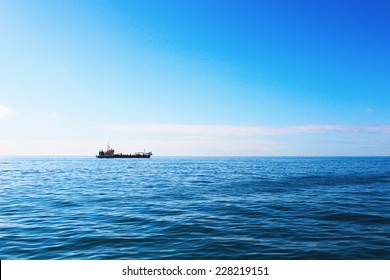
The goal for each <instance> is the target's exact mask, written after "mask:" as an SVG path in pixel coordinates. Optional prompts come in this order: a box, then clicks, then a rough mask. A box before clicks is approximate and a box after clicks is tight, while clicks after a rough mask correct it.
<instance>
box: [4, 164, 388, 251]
mask: <svg viewBox="0 0 390 280" xmlns="http://www.w3.org/2000/svg"><path fill="white" fill-rule="evenodd" d="M0 258H1V259H390V158H389V157H324V158H321V157H312V158H310V157H307V158H299V157H297V158H295V157H242V158H241V157H187V158H185V157H152V158H150V159H96V158H92V157H26V158H22V157H3V158H0Z"/></svg>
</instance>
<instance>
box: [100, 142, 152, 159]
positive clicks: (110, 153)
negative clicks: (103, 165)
mask: <svg viewBox="0 0 390 280" xmlns="http://www.w3.org/2000/svg"><path fill="white" fill-rule="evenodd" d="M151 155H152V152H145V151H143V152H137V153H134V154H122V153H120V154H115V150H114V149H112V148H111V147H110V144H109V143H108V144H107V150H106V151H103V150H100V151H99V154H98V155H97V156H96V157H97V158H150V156H151Z"/></svg>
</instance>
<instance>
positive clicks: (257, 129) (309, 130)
mask: <svg viewBox="0 0 390 280" xmlns="http://www.w3.org/2000/svg"><path fill="white" fill-rule="evenodd" d="M99 129H102V130H105V131H112V132H134V133H135V132H136V133H163V134H179V135H180V134H181V135H193V136H235V137H250V136H278V135H281V136H282V135H294V134H318V133H332V132H336V133H347V132H351V133H386V134H387V133H390V125H329V124H327V125H321V124H320V125H302V126H282V127H267V126H235V125H176V124H109V125H103V126H100V127H99Z"/></svg>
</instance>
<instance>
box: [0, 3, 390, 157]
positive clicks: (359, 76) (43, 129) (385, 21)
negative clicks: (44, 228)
mask: <svg viewBox="0 0 390 280" xmlns="http://www.w3.org/2000/svg"><path fill="white" fill-rule="evenodd" d="M389 30H390V2H388V1H377V0H375V1H333V0H331V1H299V0H298V1H282V0H279V1H277V0H276V1H275V0H274V1H242V0H241V1H238V0H237V1H210V0H209V1H202V0H198V1H167V0H166V1H156V0H155V1H10V0H9V1H8V0H5V1H1V2H0V129H1V131H2V132H1V134H0V145H1V147H2V149H1V151H0V154H3V155H13V154H15V155H94V154H95V153H96V152H97V150H98V149H99V148H101V147H103V146H105V144H106V142H107V141H110V142H111V145H112V146H114V147H115V148H116V149H117V151H118V152H133V151H137V150H143V149H144V148H146V149H147V150H152V151H153V152H154V153H155V154H156V155H260V156H261V155H297V156H299V155H324V156H327V155H389V154H390V110H389V104H390V83H389V81H390V79H389V77H390V55H389V54H390V51H389V50H390V32H389Z"/></svg>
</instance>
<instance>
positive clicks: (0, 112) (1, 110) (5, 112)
mask: <svg viewBox="0 0 390 280" xmlns="http://www.w3.org/2000/svg"><path fill="white" fill-rule="evenodd" d="M15 115H16V113H15V112H14V111H13V110H12V109H11V108H9V107H6V106H4V105H1V104H0V119H5V118H8V117H12V116H15Z"/></svg>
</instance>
